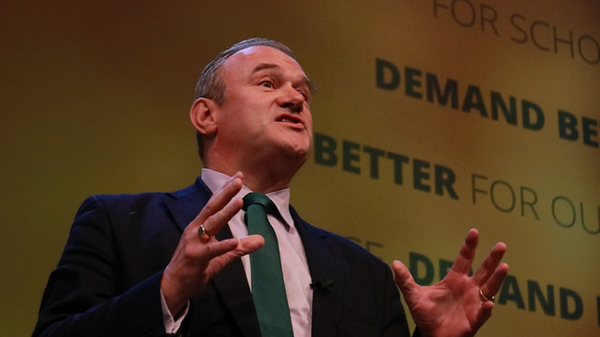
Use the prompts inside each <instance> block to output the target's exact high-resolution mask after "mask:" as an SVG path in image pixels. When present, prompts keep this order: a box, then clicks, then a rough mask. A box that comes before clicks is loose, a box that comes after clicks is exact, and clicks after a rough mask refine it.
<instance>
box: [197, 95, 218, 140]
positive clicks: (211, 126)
mask: <svg viewBox="0 0 600 337" xmlns="http://www.w3.org/2000/svg"><path fill="white" fill-rule="evenodd" d="M216 108H217V104H216V103H215V101H213V100H212V99H208V98H204V97H201V98H198V99H197V100H196V101H195V102H194V104H193V105H192V108H191V109H190V120H191V121H192V124H193V125H194V127H195V128H196V130H198V132H200V133H201V134H203V135H205V136H207V135H214V134H215V133H216V132H217V119H216V115H215V112H216V110H217V109H216Z"/></svg>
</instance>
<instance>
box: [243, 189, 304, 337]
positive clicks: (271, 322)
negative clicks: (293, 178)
mask: <svg viewBox="0 0 600 337" xmlns="http://www.w3.org/2000/svg"><path fill="white" fill-rule="evenodd" d="M244 210H245V211H246V214H245V215H244V221H245V222H246V225H247V226H248V234H260V235H262V236H263V237H264V238H265V245H264V246H263V247H262V248H261V249H259V250H257V251H256V252H254V253H252V254H250V268H251V271H252V297H253V298H254V306H255V307H256V313H257V314H258V322H259V324H260V330H261V333H262V337H286V336H289V337H292V336H293V335H294V333H293V331H292V322H291V319H290V309H289V307H288V302H287V296H286V295H285V285H284V283H283V274H282V272H281V260H280V259H279V245H278V244H277V237H276V236H275V232H274V230H273V228H272V227H271V224H270V223H269V220H267V213H269V214H273V215H278V214H279V212H278V211H277V207H275V204H274V203H273V201H271V199H269V197H267V196H266V195H264V194H262V193H249V194H247V195H246V196H245V197H244Z"/></svg>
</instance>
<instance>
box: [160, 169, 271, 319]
mask: <svg viewBox="0 0 600 337" xmlns="http://www.w3.org/2000/svg"><path fill="white" fill-rule="evenodd" d="M242 178H243V174H242V173H241V172H238V173H236V174H235V175H233V176H232V177H231V178H230V179H229V180H227V182H226V183H225V185H223V187H221V189H219V190H218V191H217V192H215V193H214V194H213V196H212V197H211V198H210V200H209V201H208V203H207V204H206V206H205V207H204V208H203V209H202V211H200V213H199V214H198V216H197V217H196V218H195V219H194V220H193V221H192V222H191V223H190V224H189V225H188V226H187V228H186V229H185V231H184V232H183V235H182V236H181V239H180V240H179V244H178V246H177V249H176V250H175V253H174V254H173V257H172V258H171V261H170V262H169V264H168V265H167V267H166V269H165V271H164V272H163V275H162V279H161V284H160V287H161V291H162V294H163V296H164V298H165V301H166V303H167V306H168V308H169V311H170V312H171V313H172V314H173V315H174V316H175V315H177V314H178V313H179V312H180V311H181V310H182V309H183V308H184V307H185V305H186V303H187V302H188V301H189V300H190V299H191V298H192V297H194V296H196V295H198V294H199V293H200V292H202V290H203V289H204V287H205V286H206V284H207V283H208V282H209V280H210V279H211V278H212V277H213V276H214V275H215V274H217V273H218V272H219V271H221V269H223V267H224V266H225V265H226V264H228V263H229V262H231V261H232V260H233V259H235V258H238V257H240V256H242V255H246V254H250V253H252V252H254V251H256V250H257V249H259V248H261V247H262V246H263V245H264V243H265V241H264V239H263V237H262V236H260V235H250V236H247V237H245V238H242V239H235V238H233V239H226V240H223V241H218V240H217V239H215V238H214V237H213V235H215V234H216V233H218V232H219V231H220V230H221V228H223V226H225V225H226V224H227V222H228V221H229V220H230V219H231V218H232V217H233V216H234V215H235V214H237V213H238V212H239V211H240V209H242V205H243V201H242V199H241V198H238V199H235V200H232V198H233V197H235V196H236V195H237V194H238V192H239V191H240V190H241V188H242ZM200 225H202V226H203V227H204V231H205V233H206V234H205V235H202V236H201V235H200V234H199V233H198V230H199V229H200Z"/></svg>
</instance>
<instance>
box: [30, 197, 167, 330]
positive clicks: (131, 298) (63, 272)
mask: <svg viewBox="0 0 600 337" xmlns="http://www.w3.org/2000/svg"><path fill="white" fill-rule="evenodd" d="M110 220H111V219H110V216H109V215H108V213H107V211H106V207H105V205H104V203H103V201H102V200H101V199H100V198H98V197H90V198H88V199H87V200H86V201H85V202H84V203H83V204H82V206H81V207H80V209H79V211H78V212H77V215H76V217H75V221H74V224H73V226H72V228H71V231H70V235H69V239H68V241H67V244H66V246H65V249H64V251H63V255H62V257H61V259H60V262H59V264H58V266H57V268H56V269H55V270H54V271H53V272H52V274H51V275H50V278H49V281H48V284H47V286H46V290H45V292H44V297H43V299H42V303H41V307H40V312H39V318H38V322H37V325H36V327H35V330H34V332H33V336H34V337H38V336H39V337H42V336H43V337H50V336H52V337H57V336H65V337H66V336H73V337H75V336H76V337H87V336H127V337H137V336H140V337H141V336H158V335H164V334H165V332H164V326H163V318H162V309H161V299H160V279H161V271H158V272H156V273H154V274H153V275H151V276H149V277H147V278H146V279H144V280H142V281H141V282H139V283H137V284H135V285H133V286H131V287H129V286H124V285H123V278H122V275H121V274H122V268H121V267H122V266H121V265H120V264H121V263H122V261H121V259H120V251H119V250H120V247H119V245H117V244H116V240H115V234H114V233H113V228H112V226H111V221H110Z"/></svg>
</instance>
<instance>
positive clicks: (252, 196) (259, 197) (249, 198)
mask: <svg viewBox="0 0 600 337" xmlns="http://www.w3.org/2000/svg"><path fill="white" fill-rule="evenodd" d="M251 205H261V206H262V207H263V208H264V209H265V212H267V213H269V214H277V213H278V211H277V207H275V204H274V203H273V200H271V199H269V197H267V196H266V195H264V194H262V193H258V192H252V193H248V194H246V196H245V197H244V211H247V210H248V207H250V206H251Z"/></svg>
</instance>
